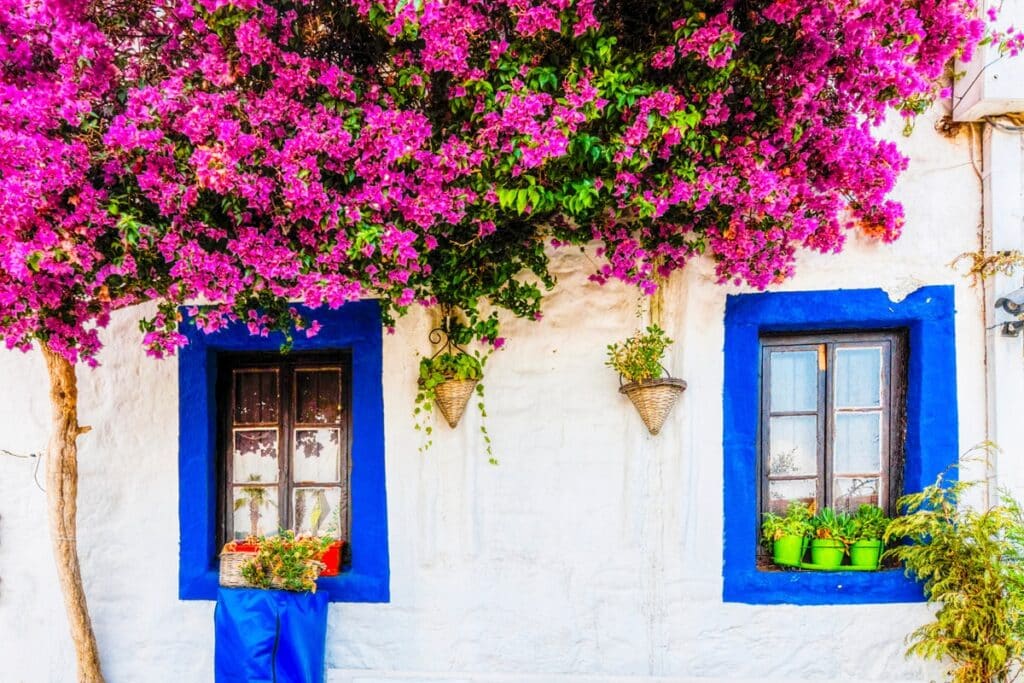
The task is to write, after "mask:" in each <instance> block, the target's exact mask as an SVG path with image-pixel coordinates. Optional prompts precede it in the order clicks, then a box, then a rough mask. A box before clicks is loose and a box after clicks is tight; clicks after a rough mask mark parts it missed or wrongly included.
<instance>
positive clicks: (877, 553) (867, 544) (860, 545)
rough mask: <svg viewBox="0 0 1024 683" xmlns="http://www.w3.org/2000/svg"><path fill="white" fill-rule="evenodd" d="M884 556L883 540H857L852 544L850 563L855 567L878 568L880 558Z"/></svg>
mask: <svg viewBox="0 0 1024 683" xmlns="http://www.w3.org/2000/svg"><path fill="white" fill-rule="evenodd" d="M881 556H882V542H881V541H879V540H874V541H857V542H856V543H854V544H853V545H851V546H850V564H852V565H853V566H854V567H870V568H871V569H878V560H879V559H880V558H881Z"/></svg>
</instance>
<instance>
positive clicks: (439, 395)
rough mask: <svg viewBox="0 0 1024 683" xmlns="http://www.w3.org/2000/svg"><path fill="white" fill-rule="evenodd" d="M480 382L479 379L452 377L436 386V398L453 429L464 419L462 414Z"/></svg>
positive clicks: (438, 405)
mask: <svg viewBox="0 0 1024 683" xmlns="http://www.w3.org/2000/svg"><path fill="white" fill-rule="evenodd" d="M479 382H480V380H478V379H450V380H448V381H446V382H441V383H440V384H438V385H437V386H436V387H434V400H435V401H436V402H437V407H438V408H440V410H441V414H442V415H444V419H445V421H446V422H447V423H448V426H449V427H451V428H452V429H454V428H455V426H456V425H458V424H459V420H461V419H462V414H463V413H464V412H466V404H467V403H469V398H470V397H471V396H472V395H473V390H474V389H476V385H477V384H479Z"/></svg>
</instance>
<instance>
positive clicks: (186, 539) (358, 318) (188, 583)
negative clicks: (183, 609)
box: [178, 301, 390, 602]
mask: <svg viewBox="0 0 1024 683" xmlns="http://www.w3.org/2000/svg"><path fill="white" fill-rule="evenodd" d="M299 310H300V311H301V312H302V313H304V314H305V315H307V316H309V317H312V318H315V319H316V320H318V321H319V322H320V324H321V326H322V327H321V329H320V332H319V334H317V336H315V337H313V338H311V339H307V338H305V336H303V335H299V336H297V337H296V339H295V343H294V349H295V351H297V352H298V351H313V350H322V349H348V350H350V351H351V353H352V471H351V501H352V530H351V538H350V539H349V541H350V543H351V546H352V565H351V568H350V570H349V571H346V572H343V573H342V574H340V575H339V576H336V577H330V578H324V579H321V580H320V581H319V582H318V585H319V587H320V590H321V591H323V592H325V593H326V594H327V595H328V596H329V597H330V600H331V601H332V602H388V601H389V600H390V578H389V577H390V570H389V564H388V526H387V493H386V489H385V480H384V390H383V385H382V372H383V361H382V353H381V352H382V348H381V342H382V326H381V316H380V306H379V305H378V303H377V302H376V301H358V302H352V303H348V304H345V305H344V306H342V307H341V308H339V309H337V310H328V309H317V310H316V311H311V310H309V309H305V308H302V307H299ZM183 313H184V311H183ZM181 331H182V333H183V334H184V335H185V336H186V337H187V338H188V341H189V343H188V345H187V346H186V347H184V348H183V349H182V350H181V351H180V353H179V357H178V401H179V405H178V420H179V427H178V430H179V432H178V434H179V435H178V519H179V522H180V525H181V549H180V557H179V567H178V597H179V598H181V599H182V600H215V599H216V598H217V589H218V578H217V575H218V568H217V562H218V560H217V553H218V551H219V548H218V547H217V546H216V539H217V457H218V456H217V444H216V439H217V424H216V421H217V409H216V403H215V401H216V383H217V358H218V355H219V354H221V353H225V352H233V351H277V350H278V349H279V348H280V347H281V342H282V338H281V336H280V335H276V334H275V335H271V336H269V337H254V336H251V335H250V334H249V331H248V329H247V328H246V326H245V325H244V324H241V323H236V324H234V325H231V326H229V327H228V328H226V329H224V330H220V331H218V332H216V333H214V334H210V335H207V334H204V333H203V332H200V331H199V330H197V329H196V328H195V326H193V325H192V324H190V323H188V322H185V323H183V325H182V329H181Z"/></svg>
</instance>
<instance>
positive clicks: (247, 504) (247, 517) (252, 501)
mask: <svg viewBox="0 0 1024 683" xmlns="http://www.w3.org/2000/svg"><path fill="white" fill-rule="evenodd" d="M231 499H232V501H233V503H232V511H233V512H232V517H231V520H232V524H231V527H232V531H233V532H234V537H235V538H245V537H246V536H272V535H274V534H276V533H277V530H278V526H279V522H278V516H277V487H276V486H232V487H231Z"/></svg>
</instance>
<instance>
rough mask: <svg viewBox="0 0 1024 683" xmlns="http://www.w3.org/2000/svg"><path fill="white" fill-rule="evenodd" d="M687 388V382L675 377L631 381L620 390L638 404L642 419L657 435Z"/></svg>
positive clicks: (653, 433) (634, 403)
mask: <svg viewBox="0 0 1024 683" xmlns="http://www.w3.org/2000/svg"><path fill="white" fill-rule="evenodd" d="M685 390H686V382H684V381H683V380H681V379H676V378H674V377H661V378H658V379H648V380H644V381H643V382H630V383H629V384H626V385H623V386H621V387H619V392H620V393H623V394H625V395H626V396H628V397H629V400H630V401H632V402H633V405H634V406H636V410H637V412H638V413H640V419H641V420H643V421H644V424H645V425H647V430H648V431H649V432H650V433H651V434H652V435H657V434H658V432H660V431H661V427H662V425H664V424H665V418H666V417H668V414H669V413H670V412H672V407H673V406H674V405H675V404H676V401H678V400H679V396H680V395H681V394H682V393H683V391H685Z"/></svg>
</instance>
